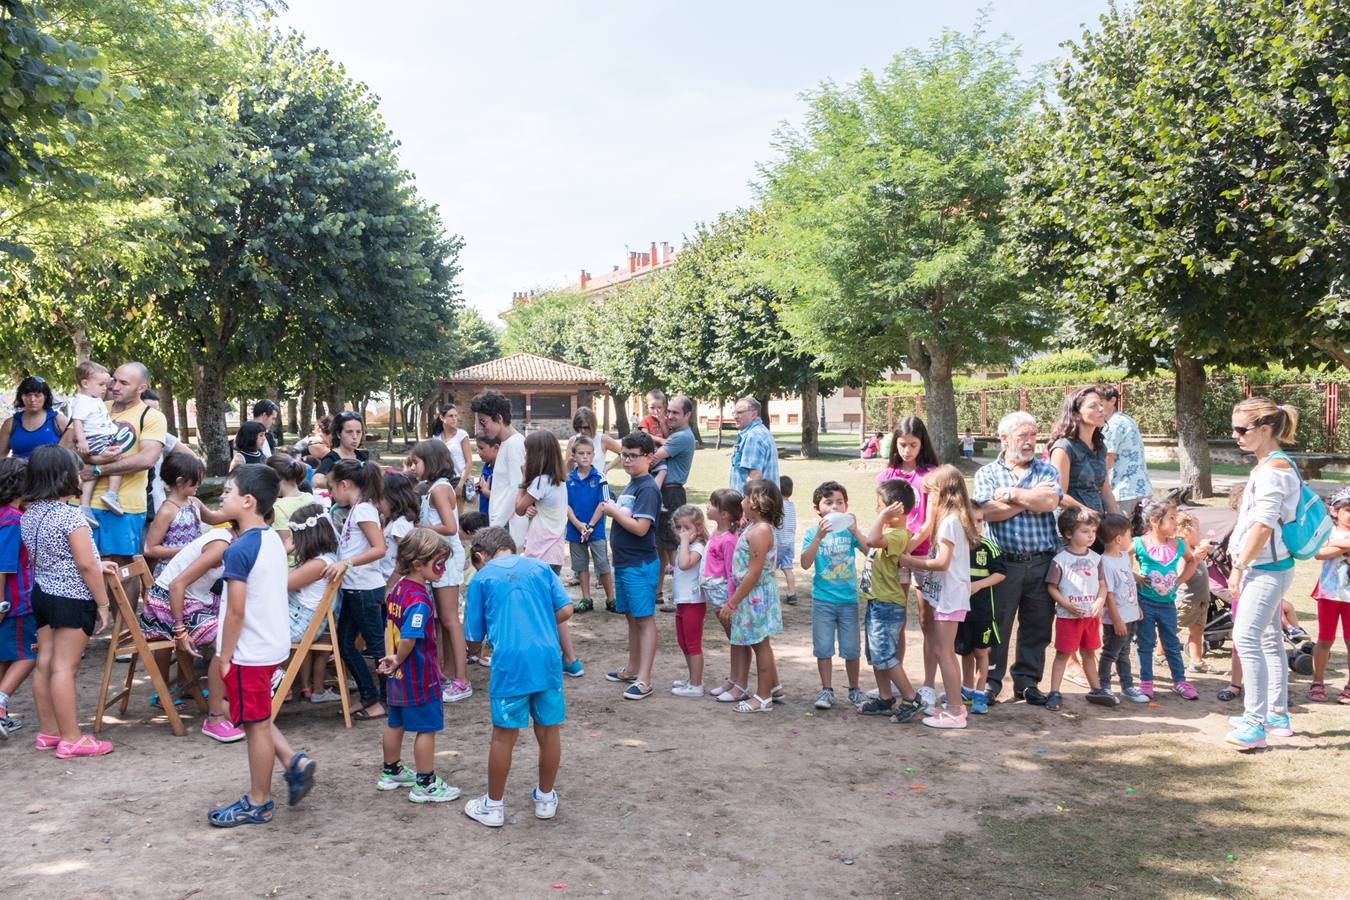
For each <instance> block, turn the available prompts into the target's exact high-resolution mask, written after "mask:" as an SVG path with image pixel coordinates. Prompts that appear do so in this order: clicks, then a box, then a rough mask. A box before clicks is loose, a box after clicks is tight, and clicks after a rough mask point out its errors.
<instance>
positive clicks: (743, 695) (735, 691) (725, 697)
mask: <svg viewBox="0 0 1350 900" xmlns="http://www.w3.org/2000/svg"><path fill="white" fill-rule="evenodd" d="M749 698H750V692H749V691H747V690H746V689H745V688H744V687H742V686H741V685H739V684H737V683H736V682H734V681H733V682H732V683H731V690H729V691H723V692H722V693H720V694H718V695H717V702H718V703H738V702H740V701H744V700H748V699H749Z"/></svg>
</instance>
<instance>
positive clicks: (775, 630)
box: [717, 478, 783, 713]
mask: <svg viewBox="0 0 1350 900" xmlns="http://www.w3.org/2000/svg"><path fill="white" fill-rule="evenodd" d="M744 507H745V519H746V523H747V524H746V528H745V530H744V531H742V532H741V535H740V537H739V538H737V540H736V550H735V552H734V553H733V554H732V557H731V580H732V581H733V582H734V583H735V588H734V590H733V592H732V594H731V596H730V597H728V598H727V602H726V605H725V606H723V607H722V608H721V609H720V610H718V611H717V616H718V618H719V619H721V620H722V621H723V622H724V623H727V624H729V625H730V626H731V643H732V645H733V646H736V647H748V648H749V649H750V650H751V651H752V652H753V653H754V656H755V670H756V673H755V678H756V681H755V687H756V688H758V692H757V693H756V694H755V695H754V696H753V697H751V698H750V699H747V700H742V701H741V702H740V703H738V704H736V712H742V713H754V712H767V711H768V710H770V709H772V708H773V703H774V701H775V700H780V699H782V693H783V690H782V688H781V687H780V686H779V684H778V666H777V664H776V663H775V662H774V658H773V646H772V645H771V644H770V643H769V639H770V638H771V637H772V636H773V635H775V634H779V633H780V632H782V630H783V611H782V608H781V607H780V606H779V603H778V582H777V580H776V579H775V578H774V568H773V566H772V565H770V564H769V561H770V560H771V559H772V558H773V553H774V547H775V535H774V529H775V528H777V527H778V525H779V524H781V523H782V521H783V495H782V494H781V493H779V491H778V485H776V484H774V483H773V482H772V481H766V480H765V479H762V478H755V479H751V480H750V481H748V482H746V484H745V500H744ZM740 665H743V666H744V667H745V670H744V671H740V672H734V673H733V674H732V677H731V680H732V681H733V682H736V683H741V684H744V683H747V679H748V678H749V677H750V671H749V656H748V655H747V656H745V657H743V658H742V659H741V661H740Z"/></svg>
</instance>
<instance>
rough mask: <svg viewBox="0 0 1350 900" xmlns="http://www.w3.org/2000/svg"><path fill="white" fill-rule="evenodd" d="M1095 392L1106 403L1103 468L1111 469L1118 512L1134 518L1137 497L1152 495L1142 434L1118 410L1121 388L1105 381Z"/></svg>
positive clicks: (1139, 498) (1103, 430) (1137, 501)
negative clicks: (1104, 464) (1104, 460)
mask: <svg viewBox="0 0 1350 900" xmlns="http://www.w3.org/2000/svg"><path fill="white" fill-rule="evenodd" d="M1097 394H1098V395H1099V396H1100V397H1101V398H1102V403H1103V404H1104V405H1105V406H1106V427H1105V428H1103V429H1102V439H1103V440H1104V441H1106V469H1107V471H1108V472H1110V473H1111V493H1112V495H1114V496H1115V498H1116V506H1117V507H1118V509H1119V511H1120V514H1121V515H1122V516H1125V517H1126V518H1133V516H1134V508H1135V507H1136V506H1138V505H1139V501H1141V500H1147V499H1149V498H1150V497H1152V496H1153V483H1152V482H1151V481H1149V479H1148V466H1147V465H1146V464H1145V463H1144V436H1143V435H1142V434H1140V433H1139V425H1138V423H1136V422H1135V421H1134V419H1132V418H1130V417H1129V416H1127V415H1126V414H1125V413H1123V412H1121V411H1120V390H1119V389H1118V388H1116V387H1115V386H1114V385H1110V384H1104V385H1102V386H1101V387H1099V388H1097Z"/></svg>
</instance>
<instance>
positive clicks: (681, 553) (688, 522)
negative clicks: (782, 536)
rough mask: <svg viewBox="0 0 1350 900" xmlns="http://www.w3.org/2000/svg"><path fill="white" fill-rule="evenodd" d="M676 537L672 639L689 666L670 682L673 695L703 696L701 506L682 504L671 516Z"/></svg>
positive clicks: (704, 529) (703, 534)
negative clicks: (678, 540) (700, 577)
mask: <svg viewBox="0 0 1350 900" xmlns="http://www.w3.org/2000/svg"><path fill="white" fill-rule="evenodd" d="M671 522H672V523H673V524H674V526H675V534H676V535H677V536H678V537H679V539H680V546H679V549H677V550H676V551H675V574H674V575H673V576H672V577H671V585H670V593H671V596H672V597H673V598H674V600H675V640H676V642H677V643H678V644H679V645H680V651H681V652H682V653H683V654H684V661H685V664H686V665H687V666H688V667H689V677H688V678H682V679H680V680H678V681H675V682H672V683H671V688H670V692H671V693H672V694H674V695H675V696H677V697H702V696H703V618H704V616H705V615H707V612H708V604H707V603H705V602H704V600H703V595H702V593H701V592H700V590H699V570H700V569H701V568H702V563H703V554H704V552H705V551H706V549H707V546H708V525H707V520H706V519H704V518H703V510H701V509H699V508H698V507H697V506H690V505H688V504H685V505H684V506H681V507H679V508H677V509H676V510H675V512H674V513H673V514H672V516H671Z"/></svg>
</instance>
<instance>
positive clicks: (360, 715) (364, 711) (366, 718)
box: [352, 703, 389, 722]
mask: <svg viewBox="0 0 1350 900" xmlns="http://www.w3.org/2000/svg"><path fill="white" fill-rule="evenodd" d="M374 705H375V704H374V703H372V704H370V706H374ZM370 706H363V707H361V708H360V709H358V710H357V711H356V712H354V713H352V719H354V720H355V721H357V722H370V721H373V720H375V719H383V718H384V717H385V716H387V715H389V713H388V712H382V713H380V714H379V715H371V713H370Z"/></svg>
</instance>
